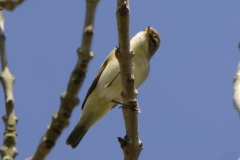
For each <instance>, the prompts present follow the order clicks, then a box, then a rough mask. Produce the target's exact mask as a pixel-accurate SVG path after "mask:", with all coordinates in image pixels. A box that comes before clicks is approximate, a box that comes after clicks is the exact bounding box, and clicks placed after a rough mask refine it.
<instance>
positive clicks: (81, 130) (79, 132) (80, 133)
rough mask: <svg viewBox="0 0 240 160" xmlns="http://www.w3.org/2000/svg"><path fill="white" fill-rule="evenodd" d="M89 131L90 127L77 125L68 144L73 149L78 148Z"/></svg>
mask: <svg viewBox="0 0 240 160" xmlns="http://www.w3.org/2000/svg"><path fill="white" fill-rule="evenodd" d="M88 129H89V128H88V127H85V126H83V125H79V124H77V125H76V127H75V128H74V129H73V131H72V133H71V134H70V135H69V136H68V138H67V140H66V143H67V144H68V145H71V146H72V148H73V149H74V148H76V147H77V146H78V144H79V143H80V142H81V140H82V138H83V137H84V135H85V134H86V133H87V131H88Z"/></svg>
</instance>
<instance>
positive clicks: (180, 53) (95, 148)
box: [0, 0, 240, 160]
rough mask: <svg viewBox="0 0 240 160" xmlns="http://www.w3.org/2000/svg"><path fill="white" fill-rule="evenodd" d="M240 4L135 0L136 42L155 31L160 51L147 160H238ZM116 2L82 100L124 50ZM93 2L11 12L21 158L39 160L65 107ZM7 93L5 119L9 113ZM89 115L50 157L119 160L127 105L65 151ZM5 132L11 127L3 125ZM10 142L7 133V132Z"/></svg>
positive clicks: (105, 16)
mask: <svg viewBox="0 0 240 160" xmlns="http://www.w3.org/2000/svg"><path fill="white" fill-rule="evenodd" d="M239 6H240V1H238V0H232V1H226V0H201V1H190V0H186V1H176V0H175V1H174V0H163V1H157V0H154V1H153V0H152V1H143V0H139V1H130V8H131V24H130V29H131V30H130V32H131V37H132V36H134V35H135V34H136V33H137V32H138V31H140V30H142V29H144V28H146V27H147V26H152V27H154V28H155V29H157V30H158V32H159V34H160V36H161V40H162V41H161V46H160V48H159V50H158V51H157V53H156V54H155V55H154V57H153V58H152V60H151V72H150V75H149V78H148V79H147V81H146V82H145V83H144V84H143V85H142V86H141V87H140V88H139V96H138V101H139V106H140V108H141V113H140V114H139V128H140V137H141V140H142V142H143V145H144V149H143V151H142V152H141V155H140V158H139V159H140V160H147V159H149V160H162V159H163V160H175V159H179V160H190V159H192V160H237V158H238V157H240V119H239V116H238V114H237V112H236V111H235V109H234V108H233V106H232V90H233V89H232V88H233V83H232V80H233V77H234V75H235V73H236V70H237V65H238V62H239V58H240V57H239V55H240V52H239V51H238V48H237V45H238V42H239V40H240V20H239V17H240V10H239ZM115 10H116V1H100V3H99V6H98V8H97V15H96V19H95V34H94V39H93V44H92V50H93V51H94V52H95V57H94V58H93V59H92V61H91V62H90V65H89V70H88V73H87V76H86V79H85V81H84V86H83V88H82V89H81V91H80V93H79V98H80V99H81V101H82V100H83V99H84V97H85V94H86V92H87V89H88V87H89V86H90V84H91V82H92V80H93V78H94V77H95V75H96V73H97V72H98V69H99V67H100V65H101V63H102V62H103V60H104V59H105V58H106V56H107V55H108V54H109V52H110V51H111V50H112V49H113V48H114V46H116V45H118V42H117V40H118V38H117V27H116V20H115ZM84 15H85V2H84V1H78V0H71V1H63V0H60V1H56V0H52V1H48V2H46V1H34V0H28V1H26V2H24V3H23V4H22V5H21V6H19V7H18V8H17V9H15V10H14V11H13V12H8V11H4V17H5V35H6V37H7V41H6V43H7V56H8V62H9V66H10V69H11V72H12V74H13V75H14V76H15V77H16V82H15V85H14V95H15V107H16V108H15V109H16V115H17V117H18V119H19V123H18V124H17V132H18V142H17V149H18V151H19V155H18V156H17V158H16V159H24V158H26V157H29V156H31V155H32V154H33V153H34V151H35V149H36V147H37V145H38V142H39V141H40V138H41V137H42V135H43V133H44V132H45V130H46V127H47V125H48V124H49V123H50V121H51V116H52V115H53V114H54V113H55V112H56V110H57V109H58V107H59V104H60V95H61V93H63V92H64V91H65V90H66V86H67V82H68V79H69V76H70V73H71V71H72V70H73V68H74V66H75V64H76V62H77V53H76V50H77V48H78V47H80V44H81V37H82V36H81V33H82V29H83V22H84ZM3 97H4V96H3V92H0V106H1V107H0V113H1V116H3V115H5V107H4V98H3ZM80 113H81V110H80V105H79V106H77V107H76V108H75V110H74V112H73V114H72V117H71V119H70V125H69V126H68V127H67V128H66V129H65V130H64V131H63V133H62V134H61V136H60V138H59V139H58V141H57V143H56V145H55V147H54V148H53V149H52V151H51V153H50V154H49V155H48V157H47V158H46V159H49V160H50V159H59V160H61V159H86V160H95V159H114V160H122V159H123V154H122V150H121V149H120V147H119V143H118V142H117V137H123V136H124V135H125V128H124V123H123V118H122V112H121V110H120V109H118V108H115V109H113V110H112V111H111V112H110V113H109V114H108V115H107V116H105V117H104V118H103V119H102V120H101V121H99V122H98V123H97V124H96V125H95V126H94V127H92V128H91V129H90V130H89V132H88V133H87V134H86V135H85V137H84V139H83V140H82V142H81V144H80V145H79V146H78V147H77V148H76V149H75V150H72V149H71V148H70V147H69V146H67V145H65V140H66V138H67V136H68V134H69V133H70V132H71V130H72V129H73V127H74V126H75V124H76V122H77V121H78V119H79V115H80ZM0 124H1V125H0V126H2V127H0V132H2V133H3V129H4V124H3V122H0ZM0 139H3V134H0Z"/></svg>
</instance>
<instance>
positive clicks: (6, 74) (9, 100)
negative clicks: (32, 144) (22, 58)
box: [0, 8, 17, 160]
mask: <svg viewBox="0 0 240 160" xmlns="http://www.w3.org/2000/svg"><path fill="white" fill-rule="evenodd" d="M3 31H4V18H3V15H2V8H1V9H0V56H1V64H2V72H1V74H0V81H1V83H2V86H3V89H4V94H5V105H6V115H5V116H3V121H4V123H5V131H4V141H3V146H2V148H1V150H0V153H1V157H2V160H13V159H14V157H15V156H16V155H17V148H16V146H15V145H16V142H17V132H16V124H17V117H16V116H15V113H14V97H13V84H14V77H13V75H12V74H11V73H10V70H9V68H8V64H7V57H6V50H5V36H4V34H3Z"/></svg>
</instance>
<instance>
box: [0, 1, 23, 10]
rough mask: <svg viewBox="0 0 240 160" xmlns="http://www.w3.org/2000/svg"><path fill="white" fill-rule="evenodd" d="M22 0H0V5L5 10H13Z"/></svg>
mask: <svg viewBox="0 0 240 160" xmlns="http://www.w3.org/2000/svg"><path fill="white" fill-rule="evenodd" d="M23 1H24V0H0V6H2V8H4V9H6V10H10V11H12V10H14V9H15V8H16V7H17V6H19V5H20V4H21V3H22V2H23Z"/></svg>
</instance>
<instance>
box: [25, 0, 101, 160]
mask: <svg viewBox="0 0 240 160" xmlns="http://www.w3.org/2000/svg"><path fill="white" fill-rule="evenodd" d="M98 2H99V0H86V6H87V9H86V17H85V24H84V29H83V37H82V45H81V47H80V48H79V49H78V62H77V64H76V66H75V69H74V70H73V72H72V74H71V76H70V79H69V82H68V86H67V91H66V92H65V93H63V94H62V96H61V105H60V108H59V110H58V111H57V112H56V113H55V114H54V115H53V118H52V122H51V124H50V125H49V126H48V127H47V131H46V133H45V134H44V135H43V138H42V139H41V141H40V143H39V145H38V148H37V150H36V152H35V154H34V155H33V157H31V158H29V160H43V159H44V158H45V157H46V156H47V154H48V153H49V152H50V151H51V149H52V148H53V146H54V144H55V142H56V140H57V138H58V137H59V136H60V134H61V132H62V131H63V129H64V128H65V127H67V126H68V124H69V118H70V116H71V113H72V110H73V108H74V107H75V106H76V105H77V104H78V103H79V100H78V97H77V95H78V92H79V90H80V88H81V86H82V83H83V80H84V78H85V75H86V72H87V68H88V63H89V61H90V60H91V59H92V57H93V55H94V54H93V52H92V51H90V48H91V43H92V37H93V24H94V16H95V11H96V8H97V4H98Z"/></svg>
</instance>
